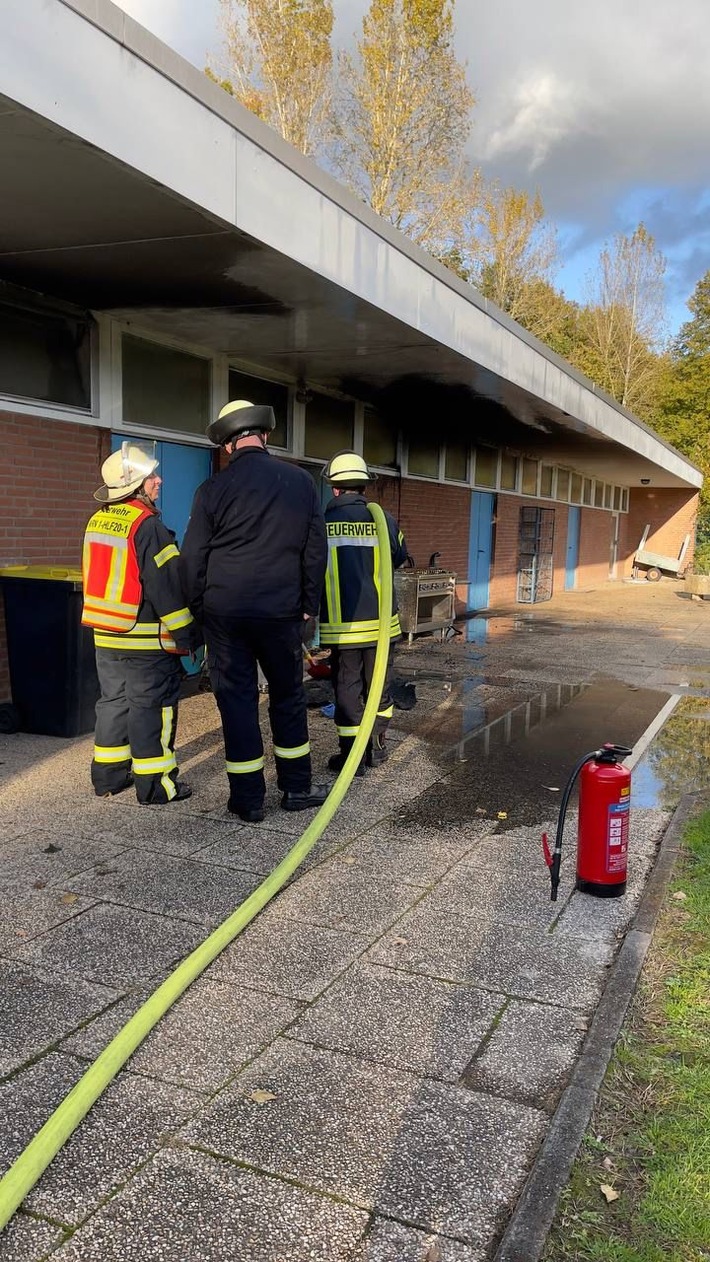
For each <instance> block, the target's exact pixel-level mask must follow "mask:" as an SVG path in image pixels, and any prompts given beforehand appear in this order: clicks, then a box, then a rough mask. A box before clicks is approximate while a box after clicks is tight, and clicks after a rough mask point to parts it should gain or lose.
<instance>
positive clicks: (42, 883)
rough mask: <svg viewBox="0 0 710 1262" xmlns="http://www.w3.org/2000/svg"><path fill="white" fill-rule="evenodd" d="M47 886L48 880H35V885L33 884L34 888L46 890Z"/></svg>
mask: <svg viewBox="0 0 710 1262" xmlns="http://www.w3.org/2000/svg"><path fill="white" fill-rule="evenodd" d="M46 888H47V882H46V881H35V883H34V885H33V886H32V889H33V890H46Z"/></svg>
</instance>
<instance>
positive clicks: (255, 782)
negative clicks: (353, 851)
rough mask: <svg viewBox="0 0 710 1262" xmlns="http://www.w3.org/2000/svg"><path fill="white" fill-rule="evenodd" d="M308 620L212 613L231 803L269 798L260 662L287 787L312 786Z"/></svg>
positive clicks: (245, 805) (212, 663)
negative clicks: (305, 638) (306, 675)
mask: <svg viewBox="0 0 710 1262" xmlns="http://www.w3.org/2000/svg"><path fill="white" fill-rule="evenodd" d="M302 627H303V623H302V621H296V620H292V619H283V620H281V619H274V618H219V617H216V616H213V615H211V614H208V613H207V612H205V616H204V632H205V641H206V644H207V658H208V662H209V668H210V679H211V681H212V691H213V692H214V695H215V699H216V701H217V705H218V706H219V712H220V715H221V716H222V730H223V732H224V749H225V755H226V760H227V777H228V779H229V790H230V803H231V805H232V806H233V807H235V808H237V809H239V810H251V809H258V808H259V807H261V806H262V804H263V801H264V794H265V791H266V785H265V780H264V765H265V759H264V745H263V741H262V738H261V729H260V727H259V690H258V681H257V664H258V665H259V666H260V667H261V669H262V671H263V672H264V675H265V676H266V682H267V683H268V685H269V722H270V724H271V735H272V738H273V742H274V755H275V759H276V775H277V781H278V786H279V788H280V789H281V790H282V791H290V792H297V793H301V792H307V791H308V790H309V789H310V787H311V752H310V745H309V743H308V717H307V710H306V694H305V690H304V687H303V642H302V638H301V633H302Z"/></svg>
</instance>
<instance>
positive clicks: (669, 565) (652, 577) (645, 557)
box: [631, 526, 690, 583]
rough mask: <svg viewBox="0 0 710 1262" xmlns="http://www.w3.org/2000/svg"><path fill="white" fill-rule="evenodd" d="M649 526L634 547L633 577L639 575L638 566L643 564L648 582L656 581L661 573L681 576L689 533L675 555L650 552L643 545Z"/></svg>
mask: <svg viewBox="0 0 710 1262" xmlns="http://www.w3.org/2000/svg"><path fill="white" fill-rule="evenodd" d="M650 530H651V527H650V526H646V528H645V530H644V532H643V535H642V536H641V542H640V543H639V546H638V548H637V549H636V555H635V556H634V563H633V568H632V571H631V574H632V577H633V578H638V576H639V566H643V567H644V568H645V570H646V578H647V579H648V581H649V583H657V582H658V581H659V579H660V577H661V575H662V574H672V575H673V576H674V577H675V578H682V576H683V573H684V571H685V566H684V561H685V554H686V552H687V551H688V544H689V543H690V535H686V536H685V539H684V540H683V542H682V544H681V547H680V552H679V553H678V556H677V557H668V556H664V555H663V553H662V552H651V551H650V550H649V549H648V548H646V547H645V546H644V545H645V543H646V540H647V539H648V536H649V533H650Z"/></svg>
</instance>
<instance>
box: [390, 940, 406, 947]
mask: <svg viewBox="0 0 710 1262" xmlns="http://www.w3.org/2000/svg"><path fill="white" fill-rule="evenodd" d="M408 942H409V938H393V939H392V945H393V946H407V943H408Z"/></svg>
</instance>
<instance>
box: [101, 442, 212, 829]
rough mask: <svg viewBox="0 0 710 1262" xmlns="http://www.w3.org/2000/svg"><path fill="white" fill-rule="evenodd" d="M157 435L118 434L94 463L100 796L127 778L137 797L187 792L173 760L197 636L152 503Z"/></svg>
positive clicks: (173, 553)
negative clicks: (132, 439) (122, 437)
mask: <svg viewBox="0 0 710 1262" xmlns="http://www.w3.org/2000/svg"><path fill="white" fill-rule="evenodd" d="M157 468H158V461H157V459H156V457H155V444H154V443H153V444H145V443H129V442H123V443H122V444H121V447H120V449H119V450H118V451H115V452H114V453H113V454H112V455H111V456H109V457H108V459H107V460H105V461H104V463H103V465H102V466H101V476H102V477H103V485H102V486H100V487H99V489H98V490H97V491H95V492H94V499H95V500H98V502H99V504H100V505H101V507H100V508H99V509H98V510H97V511H96V512H95V513H94V515H93V516H92V517H91V519H90V521H89V523H88V525H87V527H86V534H85V536H84V550H83V578H84V609H83V614H82V622H83V623H84V625H85V626H89V627H93V630H94V643H95V645H96V668H97V672H98V676H99V684H100V687H101V696H100V698H99V701H98V702H97V705H96V732H95V736H94V757H93V761H92V764H91V780H92V784H93V786H94V790H95V792H96V794H97V795H98V796H99V797H109V796H113V795H114V794H116V793H120V792H122V790H123V789H126V788H128V787H129V785H131V784H134V785H135V790H136V796H137V798H138V801H139V802H140V803H141V804H143V805H149V804H150V805H162V804H165V803H168V802H175V801H181V800H183V799H184V798H188V797H190V794H191V792H192V791H191V789H190V788H189V786H188V785H186V784H185V783H183V782H181V781H180V780H179V779H178V768H177V762H176V760H175V752H174V747H175V731H176V726H177V703H178V692H179V689H180V681H181V678H182V670H181V667H180V655H181V654H189V653H191V652H192V651H193V650H194V649H195V648H196V647H197V646H198V644H199V642H200V635H199V631H198V629H197V627H196V625H195V622H194V619H193V617H192V614H191V613H190V611H189V609H188V608H187V604H186V601H185V598H184V596H183V594H182V589H181V586H180V576H179V573H178V568H177V560H178V555H179V553H178V549H177V546H176V544H175V536H174V534H173V533H172V531H170V530H168V529H167V527H166V526H164V525H163V523H162V521H161V520H160V513H159V511H158V509H157V507H156V503H157V499H158V495H159V493H160V486H161V482H162V479H161V478H160V477H159V476H158V473H157Z"/></svg>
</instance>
